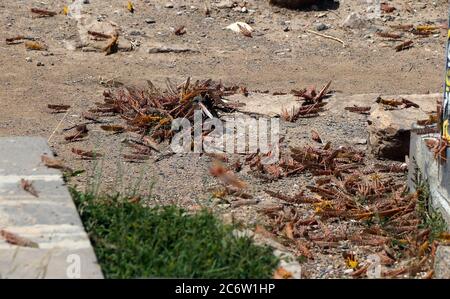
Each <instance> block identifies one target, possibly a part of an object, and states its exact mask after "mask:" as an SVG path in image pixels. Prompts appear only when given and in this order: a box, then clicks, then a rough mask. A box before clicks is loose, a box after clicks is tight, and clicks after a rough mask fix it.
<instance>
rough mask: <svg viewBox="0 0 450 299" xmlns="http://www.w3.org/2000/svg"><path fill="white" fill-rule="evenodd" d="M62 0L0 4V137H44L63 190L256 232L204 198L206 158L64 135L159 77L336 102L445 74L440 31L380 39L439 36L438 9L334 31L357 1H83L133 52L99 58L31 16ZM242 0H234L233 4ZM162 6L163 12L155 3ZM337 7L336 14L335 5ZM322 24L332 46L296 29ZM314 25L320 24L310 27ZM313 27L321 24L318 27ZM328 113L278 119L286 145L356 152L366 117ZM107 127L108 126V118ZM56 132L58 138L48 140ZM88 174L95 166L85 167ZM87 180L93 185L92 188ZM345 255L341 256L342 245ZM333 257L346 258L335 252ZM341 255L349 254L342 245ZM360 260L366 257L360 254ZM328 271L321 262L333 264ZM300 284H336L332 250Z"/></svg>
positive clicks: (402, 10) (340, 268)
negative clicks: (209, 215)
mask: <svg viewBox="0 0 450 299" xmlns="http://www.w3.org/2000/svg"><path fill="white" fill-rule="evenodd" d="M71 2H72V1H55V0H47V1H42V2H40V1H15V0H14V1H13V0H3V1H2V3H1V4H0V8H1V10H0V14H1V22H2V26H1V29H0V32H1V33H0V36H1V38H2V40H3V42H2V44H1V45H0V49H1V55H0V65H1V66H2V71H1V73H0V78H1V79H0V84H1V85H2V88H1V89H0V101H1V106H0V107H1V114H0V136H11V135H39V136H43V137H45V138H49V143H50V145H51V146H52V147H53V149H54V151H55V153H56V154H57V155H58V156H59V157H61V159H63V160H64V161H65V163H66V164H67V165H68V166H70V167H71V168H73V169H76V170H86V172H85V173H83V174H81V175H80V176H78V177H75V178H72V179H71V184H74V185H78V186H82V187H84V186H86V185H88V184H89V183H92V182H93V181H95V182H98V181H101V182H102V184H103V188H105V189H108V188H109V189H111V188H112V189H114V190H120V189H121V188H133V186H134V185H137V186H138V188H140V189H141V192H143V193H145V192H150V191H149V190H150V189H151V192H152V195H154V198H155V200H156V201H158V202H162V203H171V202H176V203H179V204H181V205H183V206H186V207H188V208H192V207H198V206H205V205H206V206H213V207H215V208H218V209H219V210H220V211H221V213H222V214H224V215H225V217H235V218H238V219H241V220H245V224H247V225H253V224H257V223H258V222H259V221H263V220H260V219H259V218H258V217H259V216H258V213H257V212H256V209H254V207H253V206H243V207H240V208H236V209H233V208H232V206H231V205H230V202H232V201H234V200H236V199H233V198H232V197H231V198H230V199H227V200H218V199H214V198H213V196H212V192H211V189H212V188H215V187H218V186H219V183H218V181H217V180H216V179H215V178H212V177H211V176H210V175H209V172H208V166H209V165H210V162H211V160H212V159H211V158H210V157H207V156H199V155H193V154H185V155H175V156H172V157H167V158H164V159H162V160H160V161H158V162H155V161H153V160H151V161H150V162H146V163H140V164H131V163H127V162H124V161H123V159H121V154H122V153H123V152H124V151H125V150H126V149H124V147H123V146H122V145H121V142H120V141H123V140H124V139H125V138H127V137H128V135H127V134H116V135H111V134H108V133H105V132H104V131H102V130H100V129H99V128H98V126H96V125H92V126H90V127H89V128H90V130H91V131H90V136H89V138H88V139H86V140H84V141H80V142H77V143H71V144H67V142H65V141H64V136H65V134H66V133H65V132H63V129H64V128H68V127H71V126H73V125H74V124H78V123H81V122H82V119H81V118H80V115H81V113H82V112H83V111H85V110H87V109H88V108H91V107H93V106H94V103H95V102H100V101H102V99H103V96H102V93H103V91H104V90H105V89H106V86H105V82H109V81H108V80H111V79H113V80H116V81H120V82H122V83H124V84H130V85H134V84H137V85H143V84H145V81H146V80H151V81H153V82H154V83H155V84H156V85H161V86H164V81H165V78H170V79H171V80H172V81H174V82H178V83H180V82H182V81H183V80H185V79H186V78H187V77H192V78H193V79H209V78H211V79H214V80H217V81H219V80H221V81H222V82H223V83H225V84H227V85H233V84H238V85H245V86H246V87H247V89H248V90H249V91H255V90H260V91H261V90H269V91H270V93H273V92H290V90H291V89H293V88H296V89H301V88H303V87H307V86H310V85H316V86H318V87H320V86H322V85H323V84H325V83H326V82H328V81H330V80H332V81H333V83H332V86H331V89H332V90H334V91H335V92H336V93H337V94H339V96H340V98H343V99H345V96H346V95H351V94H358V93H375V94H411V93H419V94H420V93H429V92H439V91H440V90H441V86H442V81H443V80H442V78H443V76H442V74H443V72H444V64H443V62H444V52H445V37H446V30H437V31H436V33H434V34H432V35H431V36H428V37H417V36H413V35H410V34H409V33H408V34H406V33H405V36H404V37H403V38H402V39H401V40H400V41H398V40H397V41H391V40H388V39H386V38H382V37H380V36H378V35H377V34H376V32H377V31H390V32H392V31H395V30H393V29H392V28H390V26H391V25H399V24H401V25H405V24H413V25H424V24H433V25H437V26H445V24H446V18H447V7H446V1H434V2H433V3H430V2H429V1H389V2H390V3H391V4H392V5H394V6H395V7H396V8H397V10H396V11H394V12H393V13H390V14H383V15H382V17H381V18H379V19H378V18H377V19H372V20H370V21H364V22H363V24H362V25H361V26H358V28H354V29H351V28H344V27H342V26H341V24H342V22H343V21H344V20H345V18H346V17H347V16H348V15H349V14H350V13H351V12H354V11H356V12H359V13H360V14H361V15H363V16H365V15H367V10H368V9H367V4H365V1H357V0H354V1H351V0H346V1H340V2H341V3H340V5H335V7H333V8H330V9H326V8H325V7H315V8H308V9H306V10H287V9H283V8H276V7H271V6H270V5H269V4H268V3H267V2H268V1H252V0H250V1H247V5H246V7H247V9H248V11H247V12H246V13H243V12H241V11H237V10H235V9H231V8H221V9H219V8H217V7H216V5H215V2H214V1H211V2H210V3H209V4H208V5H209V7H210V16H205V10H204V7H205V2H204V1H174V2H169V1H160V0H155V1H141V0H139V1H138V0H136V1H134V7H135V11H134V13H130V12H129V11H128V10H127V9H126V4H127V1H124V0H112V1H108V2H106V1H97V0H90V1H88V2H89V4H84V5H83V13H84V15H85V16H87V17H89V18H91V19H94V20H98V21H99V22H102V23H106V22H112V23H113V24H115V25H116V26H117V27H118V28H120V38H121V41H122V44H124V45H127V46H129V45H133V49H131V50H130V51H119V52H118V53H114V54H112V55H108V56H106V55H105V54H104V53H102V52H100V51H87V50H86V49H87V48H85V49H84V50H83V49H81V48H82V46H83V40H82V39H80V34H79V27H78V25H79V24H78V23H77V20H75V19H74V18H70V17H69V16H65V15H63V14H58V15H56V16H54V17H49V18H33V17H32V14H31V12H30V9H31V8H32V7H38V8H45V9H49V10H53V11H58V12H59V11H61V10H62V9H63V7H64V6H65V5H69V4H70V3H71ZM236 2H238V3H239V2H241V1H236ZM168 3H172V4H173V5H172V6H173V7H171V8H169V7H166V6H167V4H168ZM337 6H338V7H337ZM236 21H244V22H247V23H248V24H250V26H252V27H253V28H254V29H255V32H254V33H253V37H252V38H249V37H245V36H244V35H241V34H238V33H235V32H232V31H229V30H224V29H223V28H224V27H226V26H228V25H229V24H231V23H233V22H236ZM319 23H322V24H323V25H325V26H327V27H329V28H328V29H327V30H324V31H320V33H322V34H326V35H330V36H334V37H337V38H339V39H341V40H342V41H344V43H345V47H343V45H342V44H341V43H339V42H337V41H334V40H331V39H327V38H324V37H321V36H318V35H315V34H312V33H309V32H307V31H305V29H310V30H316V29H317V28H318V27H320V26H322V25H320V24H319ZM181 25H184V26H185V27H186V31H187V33H186V34H184V35H182V36H177V35H175V34H174V33H173V28H177V27H179V26H181ZM319 25H320V26H319ZM322 27H323V26H322ZM17 35H24V36H32V37H35V38H39V40H40V41H42V42H44V43H45V44H46V45H47V46H48V50H47V51H29V50H27V49H26V48H25V47H24V45H23V44H15V45H7V44H6V43H5V42H4V40H5V38H10V37H14V36H17ZM406 39H413V41H414V43H413V47H412V48H410V49H408V50H404V51H400V52H396V51H395V50H394V46H395V45H397V44H399V43H401V41H403V40H406ZM155 44H162V45H165V46H179V47H189V48H192V49H195V50H196V51H193V52H188V53H148V49H149V48H151V47H152V46H153V45H155ZM48 104H67V105H71V106H72V108H71V109H70V110H69V113H68V114H67V115H66V116H64V114H51V113H50V111H49V109H48V108H47V105H48ZM340 113H341V114H340V115H336V112H335V111H332V110H327V111H326V112H324V113H323V114H322V115H321V116H320V117H319V118H312V119H301V120H299V121H297V122H296V123H284V122H283V123H282V132H283V135H284V136H285V141H284V146H285V147H288V146H294V145H296V146H297V145H305V144H308V143H311V140H310V132H311V129H315V130H317V131H318V132H319V133H320V134H321V137H322V138H323V139H324V140H326V141H331V142H332V143H333V144H335V145H352V146H355V147H357V148H358V149H359V150H366V145H364V139H365V138H367V132H366V127H365V126H366V117H365V116H361V115H358V114H351V113H346V114H344V113H343V112H340ZM111 120H113V121H114V120H117V118H111ZM55 128H56V130H55ZM74 146H75V147H78V148H85V149H93V148H96V149H98V150H99V151H100V152H102V153H103V154H105V156H106V158H105V159H102V160H101V161H97V162H92V161H81V160H79V159H77V158H76V157H75V156H74V155H73V154H72V153H71V152H70V150H71V148H72V147H74ZM95 169H96V170H95ZM95 172H97V173H99V174H101V176H102V178H101V179H96V178H93V176H94V174H95ZM239 175H240V176H241V178H242V179H244V180H246V181H248V182H250V184H249V185H250V186H251V187H250V190H249V191H248V192H249V193H251V194H252V195H253V196H254V198H256V199H257V200H258V202H260V203H259V204H258V205H260V204H261V205H270V204H272V203H273V202H274V201H275V203H276V200H275V199H273V198H271V197H270V196H268V195H267V194H266V193H264V192H263V190H264V189H271V190H274V191H284V192H285V193H288V194H293V193H295V192H296V191H297V190H298V189H299V188H300V187H301V186H303V185H305V184H307V182H308V181H310V180H311V176H310V175H308V174H304V175H301V176H300V177H292V178H288V179H284V180H279V181H276V182H264V181H261V180H258V179H257V178H255V177H254V176H252V175H251V174H250V173H249V172H248V171H247V170H246V169H244V170H243V172H242V173H240V174H239ZM343 246H344V247H343V248H344V249H345V250H346V248H347V247H346V246H348V245H343ZM344 249H343V250H344ZM347 249H348V248H347ZM365 254H367V253H365ZM330 261H331V262H330ZM305 268H306V271H305V273H309V274H308V275H309V277H341V276H343V275H345V274H344V271H345V263H343V262H342V257H341V256H340V255H339V253H336V252H334V253H327V252H325V253H324V252H321V253H319V254H318V257H317V258H316V260H315V262H308V263H307V264H306V265H305Z"/></svg>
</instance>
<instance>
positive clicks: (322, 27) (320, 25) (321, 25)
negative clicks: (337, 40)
mask: <svg viewBox="0 0 450 299" xmlns="http://www.w3.org/2000/svg"><path fill="white" fill-rule="evenodd" d="M315 27H316V30H317V31H324V30H327V29H328V28H329V27H328V25H325V24H324V23H317V24H316V26H315Z"/></svg>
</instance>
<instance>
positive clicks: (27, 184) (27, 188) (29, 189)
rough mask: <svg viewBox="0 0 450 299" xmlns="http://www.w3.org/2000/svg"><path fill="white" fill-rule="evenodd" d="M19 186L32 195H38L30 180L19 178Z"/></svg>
mask: <svg viewBox="0 0 450 299" xmlns="http://www.w3.org/2000/svg"><path fill="white" fill-rule="evenodd" d="M20 186H21V187H22V189H23V190H25V191H27V192H28V193H30V194H31V195H33V196H34V197H39V194H38V193H37V191H36V189H35V188H34V186H33V183H32V182H30V181H28V180H25V179H21V180H20Z"/></svg>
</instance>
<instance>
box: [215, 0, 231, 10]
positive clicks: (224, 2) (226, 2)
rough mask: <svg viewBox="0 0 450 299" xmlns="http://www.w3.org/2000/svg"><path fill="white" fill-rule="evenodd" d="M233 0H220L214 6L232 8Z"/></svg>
mask: <svg viewBox="0 0 450 299" xmlns="http://www.w3.org/2000/svg"><path fill="white" fill-rule="evenodd" d="M233 6H234V2H233V1H231V0H222V1H220V2H219V3H217V4H216V7H217V8H219V9H222V8H233Z"/></svg>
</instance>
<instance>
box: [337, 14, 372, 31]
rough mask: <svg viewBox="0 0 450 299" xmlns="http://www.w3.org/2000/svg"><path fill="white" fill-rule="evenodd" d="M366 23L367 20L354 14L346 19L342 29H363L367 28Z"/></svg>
mask: <svg viewBox="0 0 450 299" xmlns="http://www.w3.org/2000/svg"><path fill="white" fill-rule="evenodd" d="M366 22H367V20H366V19H365V18H364V17H363V16H361V15H360V14H359V13H357V12H352V13H351V14H349V15H348V16H347V18H345V20H344V22H343V23H342V27H347V28H352V29H356V28H361V27H365V26H366Z"/></svg>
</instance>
